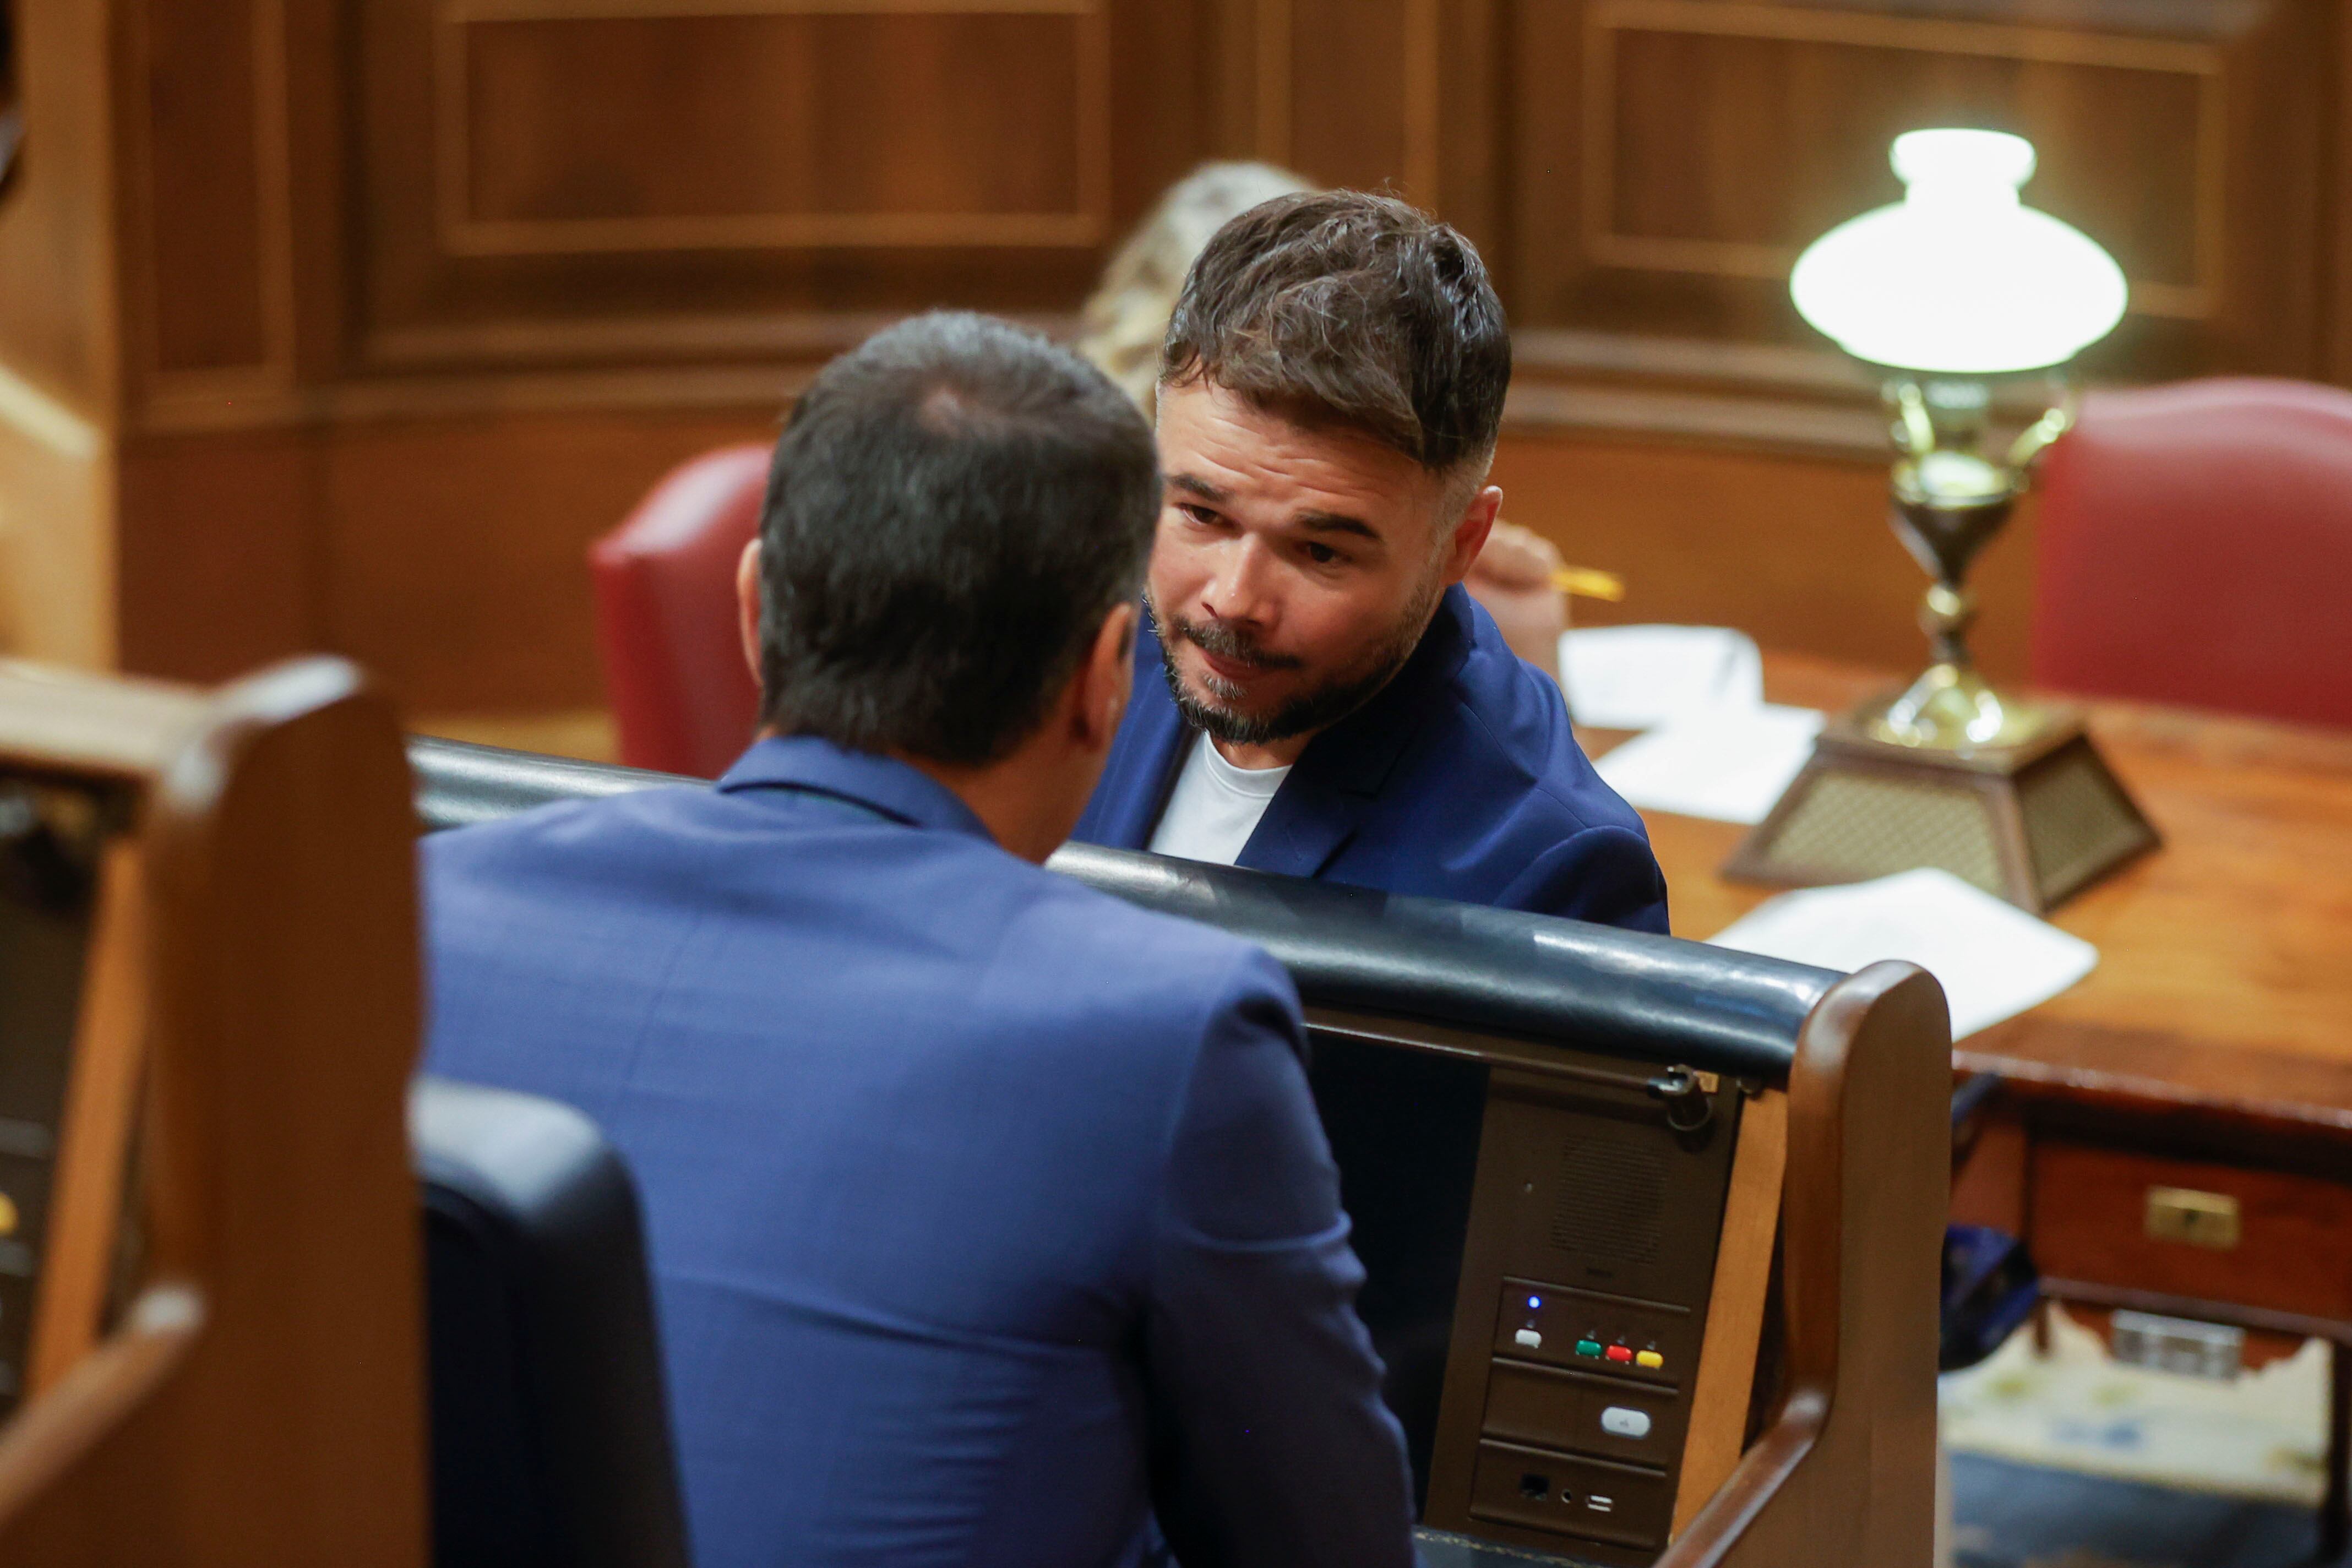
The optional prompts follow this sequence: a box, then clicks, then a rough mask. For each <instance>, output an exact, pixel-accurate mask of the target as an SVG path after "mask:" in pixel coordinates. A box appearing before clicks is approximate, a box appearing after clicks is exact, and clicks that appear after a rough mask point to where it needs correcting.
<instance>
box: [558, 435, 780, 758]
mask: <svg viewBox="0 0 2352 1568" xmlns="http://www.w3.org/2000/svg"><path fill="white" fill-rule="evenodd" d="M768 457H769V448H767V447H720V448H719V450H718V451H715V452H706V453H704V454H703V455H702V456H701V457H699V458H695V459H694V460H693V461H692V462H690V463H688V464H686V465H684V466H683V467H681V468H677V469H675V470H673V471H672V472H671V473H670V474H669V475H668V476H667V477H666V478H665V479H663V480H662V481H661V483H659V484H657V485H656V486H655V487H654V488H653V489H652V491H651V492H650V493H649V494H648V495H646V499H645V500H642V501H640V502H639V503H638V504H637V510H635V511H633V512H631V513H630V514H629V517H628V521H625V522H624V523H622V524H621V526H620V527H618V528H616V529H614V531H612V532H611V533H608V534H606V535H605V536H604V538H602V539H600V540H598V541H597V542H595V543H594V544H593V545H591V546H590V547H589V550H588V570H589V574H590V576H591V578H592V579H593V582H594V584H595V590H596V642H597V647H598V648H599V650H600V651H601V652H602V653H603V655H604V685H605V689H606V691H607V693H608V694H609V695H610V696H611V698H612V701H613V718H614V723H615V725H616V726H617V728H618V730H619V731H620V742H621V761H622V762H624V763H627V764H628V765H629V766H631V767H635V768H659V769H661V770H663V771H664V772H667V773H694V774H698V775H699V776H701V777H703V778H716V777H718V776H719V773H722V772H724V771H725V770H726V768H727V766H728V764H729V763H732V762H733V761H734V760H735V759H736V758H737V757H738V756H740V755H741V754H742V752H743V748H744V747H746V746H748V745H750V744H751V730H752V727H753V725H754V724H755V723H756V722H757V720H758V714H759V707H760V689H759V683H758V682H757V681H756V680H754V679H752V676H751V669H750V668H749V667H748V666H747V665H746V664H745V663H744V661H743V644H742V639H741V635H740V632H739V630H738V629H737V622H736V615H735V563H736V561H737V560H738V558H740V556H741V555H742V553H743V546H744V545H745V544H747V543H749V542H751V540H752V538H753V537H755V536H756V535H757V534H758V533H759V531H760V508H761V501H762V500H764V499H765V497H766V494H767V486H768Z"/></svg>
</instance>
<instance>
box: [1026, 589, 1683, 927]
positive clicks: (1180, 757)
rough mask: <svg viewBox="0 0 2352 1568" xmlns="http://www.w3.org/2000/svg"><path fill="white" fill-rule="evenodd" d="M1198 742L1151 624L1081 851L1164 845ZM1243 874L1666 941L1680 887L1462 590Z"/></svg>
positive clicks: (1331, 742)
mask: <svg viewBox="0 0 2352 1568" xmlns="http://www.w3.org/2000/svg"><path fill="white" fill-rule="evenodd" d="M1196 733H1197V731H1193V730H1192V728H1191V727H1190V726H1189V725H1187V724H1186V723H1185V722H1184V720H1183V717H1182V715H1181V714H1180V713H1179V712H1178V711H1177V710H1176V703H1175V700H1174V699H1173V698H1172V697H1171V696H1170V695H1169V691H1168V681H1167V679H1166V676H1165V674H1164V672H1163V670H1162V668H1161V665H1160V642H1159V639H1158V638H1157V637H1155V636H1154V635H1153V634H1152V633H1151V631H1150V629H1149V627H1148V626H1147V628H1146V629H1145V630H1144V631H1143V632H1142V633H1140V634H1139V636H1138V637H1136V650H1135V695H1134V698H1133V699H1132V700H1131V701H1130V702H1129V707H1128V711H1127V718H1126V721H1124V722H1123V723H1122V724H1121V725H1120V726H1119V731H1118V739H1117V740H1116V742H1114V743H1113V745H1112V748H1111V755H1110V763H1109V765H1108V766H1107V767H1106V768H1105V769H1104V770H1103V776H1102V782H1101V784H1097V786H1096V788H1095V793H1094V798H1093V799H1092V800H1090V801H1088V802H1087V811H1086V815H1085V816H1083V817H1082V818H1080V819H1079V822H1078V826H1077V830H1076V832H1075V833H1074V834H1072V835H1071V837H1075V838H1081V839H1084V840H1086V841H1087V843H1090V844H1106V845H1109V846H1111V847H1115V848H1120V849H1143V848H1148V847H1150V843H1151V834H1152V830H1153V828H1155V827H1156V826H1158V825H1159V822H1160V811H1161V809H1162V808H1163V807H1164V806H1165V805H1167V803H1168V795H1169V792H1170V791H1171V789H1173V788H1174V787H1175V784H1176V775H1177V773H1178V772H1179V771H1180V770H1181V767H1182V765H1183V762H1184V755H1185V750H1186V748H1187V747H1188V746H1190V745H1191V744H1192V740H1193V737H1194V735H1195V734H1196ZM1236 864H1239V865H1243V866H1247V867H1251V868H1255V869H1256V870H1260V871H1278V872H1281V873H1283V874H1285V875H1286V876H1292V877H1318V878H1322V879H1327V880H1329V881H1334V882H1348V883H1352V884H1354V885H1355V886H1357V887H1360V888H1379V889H1385V890H1386V891H1389V892H1391V893H1412V894H1417V895H1420V896H1423V897H1427V898H1435V899H1453V900H1456V901H1458V902H1461V903H1468V904H1492V905H1495V906H1496V907H1498V908H1502V909H1507V910H1533V911H1534V912H1536V913H1538V914H1547V915H1566V916H1568V917H1569V918H1570V919H1573V920H1580V921H1597V922H1599V923H1601V924H1603V925H1616V926H1624V927H1626V928H1627V929H1629V930H1633V931H1661V932H1662V931H1664V930H1665V929H1666V883H1665V878H1664V874H1663V873H1661V872H1660V871H1659V869H1658V862H1657V859H1656V858H1655V857H1654V856H1653V855H1652V854H1651V853H1650V839H1649V835H1648V834H1647V833H1646V832H1645V831H1644V830H1643V826H1642V819H1641V818H1640V817H1639V816H1636V815H1634V812H1633V808H1632V807H1631V806H1629V805H1626V804H1625V803H1624V802H1623V801H1622V800H1620V799H1619V798H1618V797H1617V793H1616V792H1615V791H1614V790H1612V789H1611V788H1610V787H1609V786H1608V785H1607V784H1603V783H1601V779H1600V776H1599V775H1598V774H1596V773H1594V772H1593V771H1592V764H1591V763H1589V762H1587V761H1586V760H1585V757H1584V752H1583V751H1582V750H1581V749H1580V747H1579V746H1578V745H1577V743H1576V736H1575V733H1574V732H1573V731H1572V730H1571V729H1570V725H1569V718H1568V705H1567V704H1566V703H1565V702H1564V701H1563V700H1561V698H1560V694H1559V688H1558V687H1557V686H1554V685H1553V684H1552V683H1551V682H1550V681H1549V680H1547V679H1544V678H1543V676H1542V675H1540V674H1539V673H1538V672H1537V671H1536V670H1534V669H1532V668H1529V667H1528V664H1527V663H1526V662H1525V661H1524V660H1522V659H1521V658H1518V657H1517V655H1515V654H1514V653H1512V652H1511V650H1510V648H1509V647H1507V646H1506V645H1505V644H1504V642H1503V634H1502V632H1501V631H1500V630H1499V629H1498V628H1497V627H1496V625H1495V622H1494V619H1493V617H1492V616H1488V615H1487V614H1486V611H1485V610H1483V609H1481V608H1480V607H1479V606H1478V604H1477V602H1476V601H1475V600H1474V599H1472V598H1471V597H1470V595H1469V594H1468V593H1466V592H1465V590H1464V589H1463V588H1462V587H1461V586H1460V585H1459V584H1456V585H1455V586H1454V587H1451V588H1448V589H1447V590H1446V591H1445V596H1444V599H1443V600H1442V601H1440V603H1439V605H1438V610H1437V616H1436V618H1435V619H1433V620H1432V621H1431V622H1430V625H1429V630H1428V632H1427V633H1425V634H1424V635H1423V637H1422V639H1421V646H1420V647H1417V648H1415V649H1414V650H1413V655H1412V658H1410V659H1408V660H1406V661H1405V666H1404V668H1402V669H1401V670H1399V671H1398V672H1397V675H1396V679H1393V680H1391V681H1390V682H1389V683H1388V685H1387V686H1385V687H1383V688H1381V690H1380V692H1379V693H1378V694H1377V695H1375V696H1374V697H1373V698H1372V700H1370V701H1369V702H1367V703H1365V704H1364V706H1363V707H1361V708H1360V709H1358V710H1356V711H1355V712H1353V713H1351V714H1349V716H1348V717H1347V718H1345V719H1342V720H1341V721H1339V722H1338V723H1337V724H1334V725H1332V726H1331V728H1329V729H1328V730H1326V731H1323V732H1322V733H1321V734H1319V735H1318V736H1316V737H1315V738H1314V739H1313V740H1312V741H1309V742H1307V750H1306V751H1305V752H1302V753H1301V754H1300V756H1299V758H1298V762H1297V765H1296V766H1295V767H1293V768H1292V769H1291V771H1290V776H1289V777H1287V778H1286V779H1285V780H1283V782H1282V788H1281V789H1280V790H1279V791H1277V792H1276V795H1275V797H1274V799H1273V801H1272V802H1271V803H1270V804H1269V805H1267V806H1266V808H1265V816H1263V817H1261V818H1260V819H1259V821H1258V825H1257V830H1256V831H1255V832H1254V833H1252V834H1251V835H1250V839H1249V842H1248V843H1247V844H1246V845H1244V846H1243V847H1242V853H1241V858H1240V859H1239V860H1238V861H1237V862H1236Z"/></svg>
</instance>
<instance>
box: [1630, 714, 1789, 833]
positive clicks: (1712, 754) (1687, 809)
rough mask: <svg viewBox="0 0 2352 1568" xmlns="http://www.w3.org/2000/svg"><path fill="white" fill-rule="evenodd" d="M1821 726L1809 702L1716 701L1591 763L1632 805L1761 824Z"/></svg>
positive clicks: (1784, 788) (1637, 736)
mask: <svg viewBox="0 0 2352 1568" xmlns="http://www.w3.org/2000/svg"><path fill="white" fill-rule="evenodd" d="M1821 728H1822V716H1821V714H1819V713H1817V712H1815V711H1814V710H1812V709H1811V708H1782V707H1780V706H1778V705H1776V704H1772V703H1762V704H1759V705H1758V706H1756V707H1753V708H1715V709H1709V710H1704V711H1701V712H1697V713H1693V714H1690V715H1688V716H1687V717H1685V718H1681V719H1677V720H1675V721H1674V722H1672V723H1668V724H1664V725H1661V726H1660V727H1658V728H1657V729H1654V730H1653V731H1650V732H1649V733H1648V734H1646V735H1636V736H1634V737H1633V739H1632V740H1630V741H1628V742H1625V743H1624V744H1623V745H1622V746H1619V747H1618V748H1617V749H1616V750H1614V751H1612V752H1608V753H1606V754H1605V755H1603V756H1601V758H1600V759H1599V760H1598V761H1596V762H1595V763H1593V764H1592V765H1593V767H1594V768H1595V769H1596V770H1598V771H1599V773H1600V774H1601V778H1602V780H1603V781H1605V782H1606V783H1607V784H1608V785H1609V787H1610V788H1612V789H1613V790H1615V791H1616V792H1617V793H1618V794H1619V795H1623V796H1624V797H1625V799H1626V802H1627V803H1628V804H1629V805H1636V806H1643V807H1646V808H1648V809H1649V810H1652V811H1674V812H1680V813H1681V814H1682V815H1683V816H1708V817H1713V818H1714V819H1715V820H1717V821H1718V822H1747V823H1756V822H1761V821H1763V820H1764V816H1765V814H1766V813H1767V812H1769V811H1770V810H1771V809H1772V805H1773V803H1774V802H1775V801H1777V800H1779V799H1780V795H1781V792H1782V791H1784V790H1786V789H1787V788H1788V787H1789V781H1790V779H1793V778H1795V777H1796V776H1797V771H1798V770H1799V769H1800V768H1802V767H1803V766H1804V765H1805V759H1806V758H1807V757H1810V756H1811V755H1812V752H1813V737H1814V736H1815V735H1817V734H1819V733H1820V732H1821Z"/></svg>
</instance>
